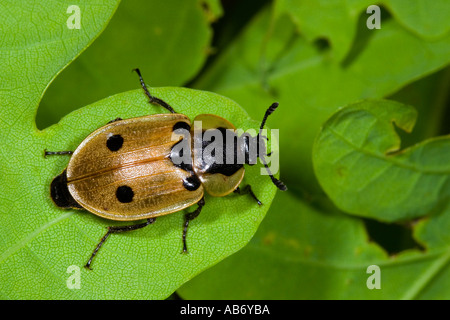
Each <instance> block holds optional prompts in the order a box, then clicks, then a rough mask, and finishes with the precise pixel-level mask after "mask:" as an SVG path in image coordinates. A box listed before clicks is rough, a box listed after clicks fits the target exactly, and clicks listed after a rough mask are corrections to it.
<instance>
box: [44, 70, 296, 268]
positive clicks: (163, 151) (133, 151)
mask: <svg viewBox="0 0 450 320" xmlns="http://www.w3.org/2000/svg"><path fill="white" fill-rule="evenodd" d="M134 71H136V73H137V74H138V76H139V80H140V84H141V87H142V89H143V90H144V93H145V95H146V96H147V97H148V99H149V102H150V103H151V104H156V105H159V106H161V107H163V108H165V109H166V110H168V111H169V112H170V113H164V114H155V115H147V116H142V117H137V118H131V119H125V120H124V119H121V118H116V119H114V120H112V121H110V122H109V123H107V124H106V125H105V126H103V127H101V128H99V129H97V130H95V131H94V132H92V133H91V134H89V135H88V136H87V137H86V138H85V139H84V140H83V141H82V142H81V144H80V145H79V146H78V147H77V148H76V150H75V151H47V150H44V156H45V157H46V156H48V155H70V156H71V158H70V160H69V163H68V165H67V167H66V169H64V170H63V172H62V173H61V174H59V175H58V176H56V177H55V178H54V179H53V181H52V182H51V184H50V195H51V198H52V200H53V202H54V204H55V205H56V206H58V207H60V208H63V209H81V210H86V211H89V212H91V213H93V214H95V215H97V216H99V217H102V218H106V219H109V220H116V221H140V220H145V222H142V223H137V224H132V225H126V226H110V227H108V228H107V232H106V233H105V235H104V236H103V237H102V238H101V240H100V242H99V243H98V244H97V246H96V247H95V249H94V251H93V252H92V254H91V256H90V258H89V260H88V262H87V263H86V265H85V267H86V268H87V269H91V264H92V261H93V259H94V257H95V255H96V254H97V252H98V251H99V249H100V248H101V246H102V245H103V243H104V242H105V241H106V239H107V238H108V237H109V236H110V235H111V234H113V233H121V232H128V231H132V230H137V229H140V228H143V227H146V226H148V225H150V224H152V223H154V222H155V219H156V217H159V216H163V215H166V214H170V213H173V212H177V211H181V210H183V209H185V208H187V207H190V206H192V205H194V204H197V208H196V209H195V210H194V211H192V212H189V213H186V214H185V222H184V226H183V233H182V242H183V251H182V252H183V253H187V252H188V250H187V244H186V235H187V230H188V226H189V222H190V221H192V220H193V219H195V218H196V217H197V216H198V215H199V214H200V212H201V211H202V208H203V206H204V205H205V199H204V193H205V192H206V193H208V194H210V195H212V196H226V195H228V194H230V193H232V192H235V193H238V194H250V196H251V197H252V198H253V199H254V200H255V201H256V202H257V203H258V205H261V201H259V200H258V198H257V197H256V195H255V194H254V193H253V191H252V189H251V187H250V185H247V186H245V187H244V188H242V189H240V187H239V185H240V184H241V182H242V179H243V177H244V172H245V169H244V163H245V164H252V163H251V158H252V157H251V155H250V143H256V145H257V155H256V157H259V158H260V159H261V160H262V162H263V164H264V166H265V168H266V169H267V171H268V175H269V176H270V178H271V179H272V182H273V183H274V184H275V185H276V186H277V187H278V188H279V189H280V190H286V189H287V188H286V186H285V185H284V184H283V183H282V182H281V181H280V180H278V179H276V178H275V177H274V176H273V175H272V173H271V172H270V169H269V167H268V165H267V163H266V162H265V161H264V155H265V147H264V145H263V143H259V141H260V137H261V132H262V129H263V127H264V124H265V122H266V120H267V118H268V116H269V115H270V114H271V113H272V112H273V111H275V109H276V108H277V107H278V103H273V104H272V105H271V106H270V107H269V108H268V109H267V111H266V113H265V115H264V118H263V121H262V123H261V126H260V131H259V134H258V136H257V137H251V136H246V137H244V139H243V140H242V141H243V143H241V144H238V143H237V141H238V139H237V138H238V136H237V133H236V132H235V131H234V130H235V129H236V128H235V127H234V125H233V124H231V123H230V122H229V121H228V120H226V119H224V118H221V117H219V116H217V115H212V114H200V115H198V116H196V117H195V119H194V122H195V121H201V123H202V131H201V134H200V135H199V134H196V132H193V131H194V126H192V122H191V121H190V119H189V118H188V117H187V116H186V115H183V114H180V113H176V112H175V110H174V109H173V108H172V107H171V106H170V105H169V104H168V103H166V102H165V101H164V100H162V99H159V98H157V97H155V96H153V95H151V94H150V92H149V90H148V88H147V86H146V85H145V82H144V80H143V78H142V75H141V73H140V71H139V69H134ZM209 129H215V130H219V131H220V133H222V134H224V133H225V131H226V130H230V132H232V135H231V137H232V139H233V142H232V144H231V145H232V147H233V149H234V150H233V152H234V160H236V154H237V152H238V151H242V152H243V153H244V154H245V160H244V163H238V161H232V162H231V163H229V162H226V163H224V162H223V161H222V162H220V163H219V162H218V161H215V160H214V159H215V158H214V159H212V160H211V159H208V158H207V157H205V156H204V155H205V151H206V148H208V146H209V145H210V143H211V141H209V142H208V141H205V140H204V139H203V135H204V134H205V132H207V130H209ZM192 133H194V134H193V135H192ZM196 139H197V140H196ZM182 142H185V143H184V144H183V143H182ZM196 143H198V144H197V149H195V148H194V149H193V150H191V149H190V148H189V147H192V146H195V145H196ZM238 149H239V150H238ZM186 150H188V151H186ZM222 150H223V155H224V156H226V153H227V152H230V149H229V148H228V149H227V148H226V146H225V144H224V146H223V148H222ZM196 151H201V152H196ZM253 158H254V157H253ZM181 160H183V161H181ZM253 160H254V159H253Z"/></svg>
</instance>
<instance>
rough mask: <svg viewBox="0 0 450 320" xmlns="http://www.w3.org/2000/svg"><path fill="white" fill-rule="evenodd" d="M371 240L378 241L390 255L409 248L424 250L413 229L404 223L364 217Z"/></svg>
mask: <svg viewBox="0 0 450 320" xmlns="http://www.w3.org/2000/svg"><path fill="white" fill-rule="evenodd" d="M363 221H364V224H365V226H366V230H367V233H368V235H369V238H370V240H371V241H373V242H376V243H377V244H378V245H379V246H381V247H382V248H383V249H384V250H386V251H387V252H388V254H389V255H394V254H397V253H399V252H402V251H404V250H408V249H418V250H424V248H423V247H422V246H421V245H420V244H419V243H418V242H416V241H415V240H414V238H413V237H412V229H411V228H410V227H409V226H407V225H403V224H397V223H383V222H379V221H376V220H372V219H363Z"/></svg>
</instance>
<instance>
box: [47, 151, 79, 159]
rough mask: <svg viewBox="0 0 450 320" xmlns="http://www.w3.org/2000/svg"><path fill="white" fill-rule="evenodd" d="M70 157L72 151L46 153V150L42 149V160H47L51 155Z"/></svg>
mask: <svg viewBox="0 0 450 320" xmlns="http://www.w3.org/2000/svg"><path fill="white" fill-rule="evenodd" d="M66 154H68V155H72V154H73V151H47V149H44V158H47V156H52V155H66Z"/></svg>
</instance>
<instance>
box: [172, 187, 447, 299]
mask: <svg viewBox="0 0 450 320" xmlns="http://www.w3.org/2000/svg"><path fill="white" fill-rule="evenodd" d="M320 202H321V203H322V205H321V206H320V207H318V206H317V205H316V204H314V203H308V202H306V201H304V200H302V199H299V198H297V197H295V196H294V195H293V194H292V193H290V192H289V191H288V192H287V193H281V194H279V195H277V197H276V198H275V200H274V202H273V204H272V207H271V209H270V211H269V213H268V214H267V216H266V218H265V219H264V221H263V222H262V223H261V226H260V228H259V229H258V232H257V233H256V234H255V236H254V238H253V239H252V240H251V241H250V243H249V244H248V245H247V246H246V247H245V248H244V249H242V250H240V251H239V252H237V253H236V254H234V255H232V256H231V257H229V258H227V259H225V260H224V261H222V262H220V263H219V264H218V265H217V266H215V267H213V268H210V269H208V270H206V271H205V272H203V273H202V274H200V275H199V276H197V277H196V278H195V279H193V280H191V281H189V282H188V283H186V284H185V285H183V286H182V287H181V288H180V289H179V290H178V293H179V294H180V295H181V297H183V298H189V299H229V297H233V298H234V299H449V298H450V293H449V291H448V286H449V285H450V267H449V262H450V238H449V236H448V228H449V227H450V206H449V202H446V203H444V204H442V205H441V206H440V207H438V208H436V210H434V212H433V215H432V216H431V217H429V218H427V219H424V220H423V221H421V222H419V223H418V224H416V225H415V226H414V227H413V232H414V237H415V239H416V240H417V241H419V242H420V243H421V244H422V245H423V246H424V247H425V250H423V251H420V250H417V249H413V250H407V251H404V252H402V253H399V254H396V255H388V254H387V253H386V252H385V251H384V250H383V249H382V248H380V247H379V246H378V245H377V244H376V243H374V242H373V241H371V240H370V238H369V237H368V235H367V231H366V230H365V224H364V223H363V222H362V221H361V220H360V219H357V218H354V217H350V216H347V215H345V214H342V213H339V212H337V211H336V209H334V208H333V207H331V206H329V205H325V203H326V200H321V201H320ZM373 265H375V266H378V267H379V276H380V278H379V281H380V282H379V284H380V288H379V289H376V288H372V289H370V288H369V287H368V286H367V282H369V283H370V284H372V283H373V280H372V279H371V278H370V277H371V276H373V271H371V270H372V269H369V266H373Z"/></svg>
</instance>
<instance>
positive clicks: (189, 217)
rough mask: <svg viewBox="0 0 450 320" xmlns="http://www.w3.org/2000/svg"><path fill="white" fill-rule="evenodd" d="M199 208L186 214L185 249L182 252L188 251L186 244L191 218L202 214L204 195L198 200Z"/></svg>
mask: <svg viewBox="0 0 450 320" xmlns="http://www.w3.org/2000/svg"><path fill="white" fill-rule="evenodd" d="M197 205H198V208H197V209H195V211H192V212H189V213H186V214H185V215H184V229H183V251H182V252H181V253H187V252H188V250H187V245H186V235H187V230H188V227H189V222H190V221H191V220H194V219H195V218H197V217H198V215H199V214H200V212H201V211H202V208H203V207H204V206H205V198H204V197H202V198H201V199H200V201H199V202H197Z"/></svg>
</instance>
